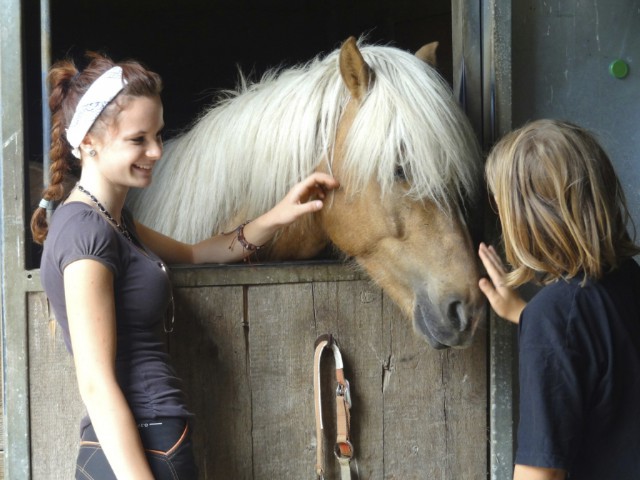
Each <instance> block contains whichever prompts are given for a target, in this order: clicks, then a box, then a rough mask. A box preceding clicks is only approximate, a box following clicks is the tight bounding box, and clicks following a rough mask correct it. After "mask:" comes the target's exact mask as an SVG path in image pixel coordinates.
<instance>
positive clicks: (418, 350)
mask: <svg viewBox="0 0 640 480" xmlns="http://www.w3.org/2000/svg"><path fill="white" fill-rule="evenodd" d="M385 317H386V318H387V321H388V322H390V324H391V328H390V329H389V332H390V339H389V341H390V343H391V354H390V356H389V358H388V362H387V365H386V367H385V372H384V377H385V379H384V446H385V448H384V464H385V472H384V478H385V479H389V480H391V479H398V480H399V479H402V480H412V479H416V480H418V479H424V478H447V479H448V478H464V479H465V480H472V479H485V478H486V471H487V467H486V453H487V450H486V445H487V438H486V428H487V420H486V404H485V397H486V393H485V392H486V373H485V371H486V367H485V362H486V361H485V359H484V353H483V352H484V348H485V341H484V336H485V335H484V334H483V333H482V332H481V333H480V334H479V336H478V337H477V338H476V341H475V342H474V345H473V346H472V347H470V348H469V349H467V350H442V351H437V350H434V349H432V348H431V347H430V346H429V345H428V344H427V343H426V342H425V341H424V340H422V339H421V338H419V337H418V336H417V335H416V334H415V333H414V332H413V329H412V326H411V324H410V321H409V320H407V319H405V318H403V317H402V316H401V314H400V312H399V311H398V309H397V308H396V307H395V305H393V304H392V303H391V302H390V301H389V300H388V299H387V298H386V297H385Z"/></svg>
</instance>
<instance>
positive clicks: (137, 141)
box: [131, 137, 144, 145]
mask: <svg viewBox="0 0 640 480" xmlns="http://www.w3.org/2000/svg"><path fill="white" fill-rule="evenodd" d="M131 141H132V142H133V143H135V144H136V145H139V144H141V143H142V142H144V138H143V137H137V138H132V139H131Z"/></svg>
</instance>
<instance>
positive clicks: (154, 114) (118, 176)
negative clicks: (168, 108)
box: [95, 97, 164, 188]
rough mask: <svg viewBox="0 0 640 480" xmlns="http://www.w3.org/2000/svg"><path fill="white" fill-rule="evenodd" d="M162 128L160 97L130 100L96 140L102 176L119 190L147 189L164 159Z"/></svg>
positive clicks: (131, 98)
mask: <svg viewBox="0 0 640 480" xmlns="http://www.w3.org/2000/svg"><path fill="white" fill-rule="evenodd" d="M163 127H164V120H163V109H162V102H161V101H160V98H159V97H129V98H128V99H127V101H126V103H125V104H124V108H123V109H122V110H121V111H120V112H119V114H118V115H117V116H116V118H115V120H114V121H113V122H110V123H109V124H107V125H106V126H105V128H104V130H103V133H102V135H100V136H99V138H97V139H96V143H95V147H96V150H97V151H98V152H99V156H98V157H97V158H98V169H99V170H100V172H101V174H102V176H104V177H105V179H106V180H107V181H109V182H110V183H112V184H114V185H117V186H123V187H138V188H144V187H147V186H148V185H149V184H150V183H151V178H152V170H153V166H154V165H155V163H156V162H157V161H158V160H159V159H160V157H161V155H162V137H161V131H162V128H163Z"/></svg>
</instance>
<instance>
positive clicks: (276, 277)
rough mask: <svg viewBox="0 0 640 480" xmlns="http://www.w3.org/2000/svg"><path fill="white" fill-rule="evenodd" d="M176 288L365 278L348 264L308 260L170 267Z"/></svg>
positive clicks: (360, 271)
mask: <svg viewBox="0 0 640 480" xmlns="http://www.w3.org/2000/svg"><path fill="white" fill-rule="evenodd" d="M171 273H172V280H173V283H174V285H175V286H176V287H201V286H213V285H262V284H278V285H280V284H284V283H304V282H323V281H324V282H327V281H329V282H335V281H347V280H362V279H365V278H367V276H366V274H365V273H364V272H363V271H362V270H360V269H359V268H358V267H357V266H355V265H353V264H350V263H349V262H346V263H345V262H342V261H338V260H308V261H300V262H279V263H252V264H251V263H237V264H230V265H201V266H193V265H188V266H186V265H173V266H171Z"/></svg>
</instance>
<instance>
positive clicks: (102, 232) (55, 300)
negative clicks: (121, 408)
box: [40, 202, 191, 425]
mask: <svg viewBox="0 0 640 480" xmlns="http://www.w3.org/2000/svg"><path fill="white" fill-rule="evenodd" d="M123 218H124V219H125V220H124V221H125V222H126V223H127V226H128V228H129V230H131V231H132V232H134V234H135V230H134V227H133V222H132V220H131V218H130V216H129V214H128V213H127V212H124V213H123ZM80 259H92V260H96V261H98V262H100V263H102V264H103V265H105V266H106V267H107V268H108V269H109V270H110V271H111V273H112V274H113V287H114V295H115V307H116V330H117V351H116V365H115V368H116V376H117V379H118V384H119V385H120V388H121V389H122V391H123V393H124V395H125V397H126V399H127V401H128V403H129V406H130V408H131V410H132V412H133V415H134V417H135V418H136V419H153V418H158V417H188V416H190V415H191V414H190V413H189V412H188V410H187V408H186V406H185V400H184V395H183V393H182V390H181V386H182V384H181V381H180V380H179V379H178V378H177V376H176V374H175V372H174V370H173V368H172V367H171V366H170V364H169V356H168V354H167V353H166V351H165V346H164V342H163V339H162V337H161V336H160V334H159V332H162V324H163V321H164V317H165V313H166V311H167V305H168V303H169V300H170V298H171V284H170V281H169V278H168V275H167V272H166V270H165V269H164V268H163V267H164V266H163V264H162V262H161V260H160V259H159V258H158V257H157V256H156V255H155V254H153V253H152V252H150V251H148V250H144V249H142V248H140V247H138V246H136V245H134V244H133V243H132V242H130V241H129V240H127V239H126V238H125V237H124V236H123V235H122V234H121V233H119V232H118V231H117V230H115V228H113V227H112V226H111V224H109V223H108V221H107V220H106V219H105V218H104V217H103V216H102V215H101V214H100V213H98V211H97V210H96V209H95V208H93V207H91V206H90V205H87V204H85V203H82V202H70V203H68V204H65V205H63V206H61V207H59V208H58V209H57V210H56V211H55V212H54V214H53V217H52V218H51V225H50V227H49V233H48V235H47V239H46V241H45V243H44V249H43V254H42V261H41V266H40V277H41V280H42V285H43V287H44V290H45V292H46V294H47V297H48V298H49V302H50V303H51V306H52V308H53V311H54V314H55V317H56V320H57V322H58V323H59V324H60V326H61V329H62V333H63V336H64V340H65V343H66V345H67V348H68V349H69V351H72V348H71V342H70V339H69V324H68V321H67V312H66V303H65V295H64V280H63V273H64V269H65V267H67V265H69V264H71V263H73V262H75V261H77V260H80ZM86 423H87V419H84V421H83V425H84V424H86Z"/></svg>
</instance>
